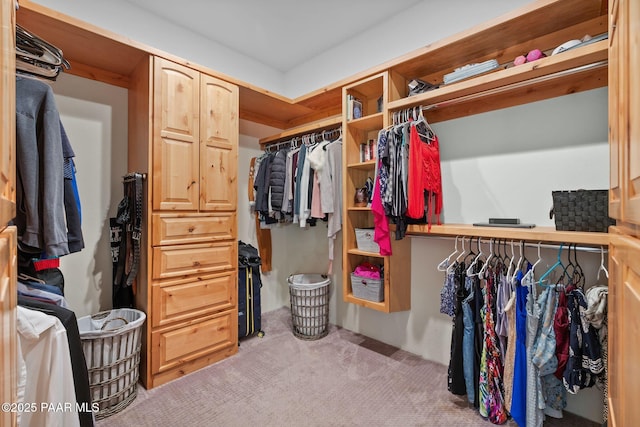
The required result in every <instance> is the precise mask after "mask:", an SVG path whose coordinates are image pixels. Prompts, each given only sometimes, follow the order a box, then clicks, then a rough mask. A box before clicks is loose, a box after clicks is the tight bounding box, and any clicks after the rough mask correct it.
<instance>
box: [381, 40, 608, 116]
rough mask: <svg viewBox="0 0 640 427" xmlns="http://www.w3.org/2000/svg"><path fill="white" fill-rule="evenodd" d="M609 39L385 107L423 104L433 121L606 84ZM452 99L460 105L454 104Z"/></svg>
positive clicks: (396, 107)
mask: <svg viewBox="0 0 640 427" xmlns="http://www.w3.org/2000/svg"><path fill="white" fill-rule="evenodd" d="M607 56H608V40H602V41H599V42H597V43H593V44H590V45H586V46H583V47H578V48H575V49H572V50H569V51H567V52H564V53H561V54H558V55H554V56H549V57H546V58H542V59H539V60H537V61H534V62H530V63H526V64H522V65H519V66H515V67H513V66H512V67H509V68H506V69H502V70H498V71H494V72H490V73H488V74H483V75H481V76H478V77H473V78H470V79H467V80H463V81H461V82H457V83H452V84H449V85H445V86H441V87H440V88H438V89H434V90H431V91H428V92H425V93H422V94H419V95H414V96H412V97H409V98H403V99H399V100H396V101H392V102H389V106H388V108H389V110H390V111H393V110H399V109H405V108H412V107H415V106H419V105H421V106H423V107H426V109H427V110H432V109H440V108H442V109H443V110H444V111H443V112H438V111H436V112H433V113H429V121H430V122H436V121H442V120H449V119H452V118H457V117H462V116H466V115H469V114H476V113H480V112H486V111H491V110H495V109H499V108H506V107H511V106H515V105H521V104H526V103H529V102H533V101H537V100H540V99H547V98H552V97H555V96H561V95H566V94H568V93H575V92H580V91H583V90H588V89H594V88H596V87H602V86H606V85H607V68H608V67H607ZM456 104H460V105H462V106H461V107H456Z"/></svg>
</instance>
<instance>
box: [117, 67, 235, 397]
mask: <svg viewBox="0 0 640 427" xmlns="http://www.w3.org/2000/svg"><path fill="white" fill-rule="evenodd" d="M134 76H135V79H134V80H133V81H134V82H135V83H134V84H135V85H136V88H135V90H134V91H132V92H130V100H129V102H130V108H129V115H130V126H129V127H130V141H132V140H138V139H148V140H149V141H150V143H149V145H148V146H147V149H141V147H139V146H137V145H132V144H130V152H129V165H130V169H132V170H137V171H146V172H147V173H148V175H147V176H148V179H147V181H148V194H147V198H148V203H147V206H148V214H147V221H146V224H148V227H147V231H148V233H146V234H147V240H148V241H147V244H146V245H145V247H146V249H147V252H146V256H145V259H146V261H147V263H146V269H145V270H146V271H143V272H142V274H141V276H140V280H141V282H142V283H141V285H142V286H140V292H139V293H138V295H137V302H138V305H139V306H141V307H146V310H145V311H146V313H147V318H148V319H147V333H146V336H145V343H144V344H143V345H144V351H145V354H146V357H144V358H143V363H142V365H143V366H142V368H141V377H142V380H143V382H144V384H145V386H146V387H147V388H151V387H155V386H157V385H160V384H163V383H165V382H167V381H170V380H172V379H175V378H177V377H179V376H182V375H184V374H186V373H189V372H192V371H194V370H196V369H199V368H201V367H203V366H206V365H208V364H210V363H212V362H214V361H217V360H220V359H222V358H224V357H227V356H229V355H231V354H234V353H236V352H237V322H238V320H237V317H238V315H237V306H236V300H237V224H236V205H237V189H236V186H237V185H236V175H237V156H238V154H237V150H238V87H237V86H235V85H233V84H229V83H227V82H224V81H222V80H220V79H217V78H215V77H212V76H210V75H207V74H204V73H202V72H200V71H198V70H194V69H192V68H189V67H187V66H184V65H181V64H177V63H174V62H172V61H169V60H166V59H163V58H160V57H152V58H149V59H148V60H146V59H145V60H143V61H142V62H141V64H140V65H139V66H138V67H137V68H136V72H135V74H134ZM132 93H133V96H132ZM147 118H149V119H148V120H150V123H148V125H147V123H146V121H145V119H147ZM145 282H146V283H145Z"/></svg>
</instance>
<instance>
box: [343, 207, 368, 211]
mask: <svg viewBox="0 0 640 427" xmlns="http://www.w3.org/2000/svg"><path fill="white" fill-rule="evenodd" d="M347 210H348V211H349V212H351V211H353V212H371V206H362V207H360V206H350V207H348V208H347Z"/></svg>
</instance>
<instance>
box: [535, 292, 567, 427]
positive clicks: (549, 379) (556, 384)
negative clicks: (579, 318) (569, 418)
mask: <svg viewBox="0 0 640 427" xmlns="http://www.w3.org/2000/svg"><path fill="white" fill-rule="evenodd" d="M557 296H558V292H556V290H555V289H553V288H550V287H547V288H545V289H544V291H543V292H542V294H541V295H540V297H539V298H538V305H539V306H540V309H541V322H540V324H539V327H538V334H537V336H536V339H535V342H534V344H533V353H532V354H533V357H532V358H531V362H532V363H533V364H534V365H536V367H537V368H538V370H539V371H538V372H539V376H540V391H541V393H542V399H541V401H539V402H538V403H539V407H540V408H541V409H544V413H545V415H549V416H551V417H554V418H562V411H563V410H564V408H565V407H566V406H567V393H566V390H565V388H564V386H563V385H562V381H560V380H559V379H558V378H556V376H555V375H554V373H555V371H556V369H557V367H558V359H557V357H556V336H555V331H554V329H553V323H554V322H553V320H554V316H555V313H556V308H557V302H558V298H557Z"/></svg>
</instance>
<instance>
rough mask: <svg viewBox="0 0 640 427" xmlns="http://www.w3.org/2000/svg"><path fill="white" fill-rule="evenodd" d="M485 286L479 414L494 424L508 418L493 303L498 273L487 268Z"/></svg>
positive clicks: (504, 421) (505, 420)
mask: <svg viewBox="0 0 640 427" xmlns="http://www.w3.org/2000/svg"><path fill="white" fill-rule="evenodd" d="M486 277H487V278H486V280H485V287H484V289H483V296H484V301H485V303H484V307H483V309H482V319H483V321H484V340H483V346H482V359H481V361H480V409H479V410H480V415H482V416H483V417H485V418H487V419H488V420H489V421H490V422H492V423H493V424H504V423H506V422H507V419H508V418H509V416H508V414H507V410H506V408H505V406H504V390H503V387H502V374H503V367H502V357H501V356H500V344H499V341H498V336H497V334H496V331H495V323H494V316H493V307H494V304H495V302H494V300H495V273H494V272H493V271H492V270H491V269H490V268H488V269H487V274H486Z"/></svg>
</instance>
